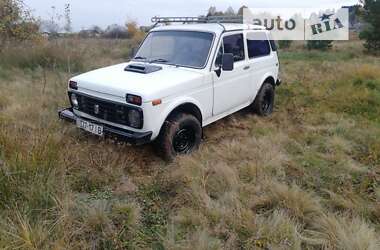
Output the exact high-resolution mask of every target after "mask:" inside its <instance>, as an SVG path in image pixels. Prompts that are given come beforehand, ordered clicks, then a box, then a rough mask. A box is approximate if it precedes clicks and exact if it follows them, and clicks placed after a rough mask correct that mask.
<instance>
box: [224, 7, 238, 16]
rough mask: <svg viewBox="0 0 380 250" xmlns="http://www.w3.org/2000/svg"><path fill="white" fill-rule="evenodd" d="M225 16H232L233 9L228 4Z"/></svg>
mask: <svg viewBox="0 0 380 250" xmlns="http://www.w3.org/2000/svg"><path fill="white" fill-rule="evenodd" d="M224 15H225V16H234V15H235V10H234V9H233V8H232V7H231V6H230V7H228V8H227V10H226V11H225V12H224Z"/></svg>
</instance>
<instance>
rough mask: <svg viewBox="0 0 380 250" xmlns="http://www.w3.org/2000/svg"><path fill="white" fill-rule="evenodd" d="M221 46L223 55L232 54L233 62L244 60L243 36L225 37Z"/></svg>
mask: <svg viewBox="0 0 380 250" xmlns="http://www.w3.org/2000/svg"><path fill="white" fill-rule="evenodd" d="M223 44H224V53H232V54H233V55H234V61H235V62H238V61H242V60H244V59H245V53H244V37H243V34H236V35H231V36H225V37H224V38H223Z"/></svg>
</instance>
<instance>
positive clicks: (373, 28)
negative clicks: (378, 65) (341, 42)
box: [360, 0, 380, 54]
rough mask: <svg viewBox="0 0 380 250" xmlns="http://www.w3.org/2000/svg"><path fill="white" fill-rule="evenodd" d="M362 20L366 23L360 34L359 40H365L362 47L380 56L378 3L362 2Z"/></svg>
mask: <svg viewBox="0 0 380 250" xmlns="http://www.w3.org/2000/svg"><path fill="white" fill-rule="evenodd" d="M361 2H362V3H363V9H364V10H363V18H364V20H365V21H366V22H367V23H368V26H367V27H366V29H365V30H364V31H362V32H361V33H360V39H364V40H366V42H365V43H364V47H365V48H366V49H367V50H368V51H369V52H371V53H374V54H380V1H379V0H362V1H361Z"/></svg>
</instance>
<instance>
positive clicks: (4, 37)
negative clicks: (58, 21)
mask: <svg viewBox="0 0 380 250" xmlns="http://www.w3.org/2000/svg"><path fill="white" fill-rule="evenodd" d="M38 28H39V27H38V25H37V22H36V20H35V19H34V18H33V17H32V16H31V14H30V12H29V11H28V10H25V8H24V5H23V2H22V1H21V0H1V1H0V51H1V50H3V48H4V46H5V44H6V43H7V42H8V41H12V40H17V41H25V40H32V39H37V38H38V37H39V33H38Z"/></svg>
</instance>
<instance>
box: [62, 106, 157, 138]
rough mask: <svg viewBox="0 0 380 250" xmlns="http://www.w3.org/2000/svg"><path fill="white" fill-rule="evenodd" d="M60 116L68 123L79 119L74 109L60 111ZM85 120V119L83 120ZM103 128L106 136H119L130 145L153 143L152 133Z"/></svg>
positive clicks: (104, 125) (107, 126) (105, 126)
mask: <svg viewBox="0 0 380 250" xmlns="http://www.w3.org/2000/svg"><path fill="white" fill-rule="evenodd" d="M58 116H59V118H60V119H62V120H65V121H68V122H74V123H75V122H76V121H77V119H78V117H77V116H76V115H75V114H74V112H73V110H72V108H66V109H62V110H59V111H58ZM81 119H84V118H81ZM84 120H88V121H90V122H93V123H99V122H96V121H92V120H89V119H84ZM101 125H102V126H103V131H104V133H105V135H106V136H107V135H111V136H112V135H114V136H117V137H119V138H121V139H123V140H125V141H126V142H128V143H131V144H134V145H142V144H146V143H149V142H150V141H151V137H152V134H153V133H152V132H134V131H129V130H125V129H121V128H116V127H113V126H109V125H107V124H103V123H102V124H101Z"/></svg>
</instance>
